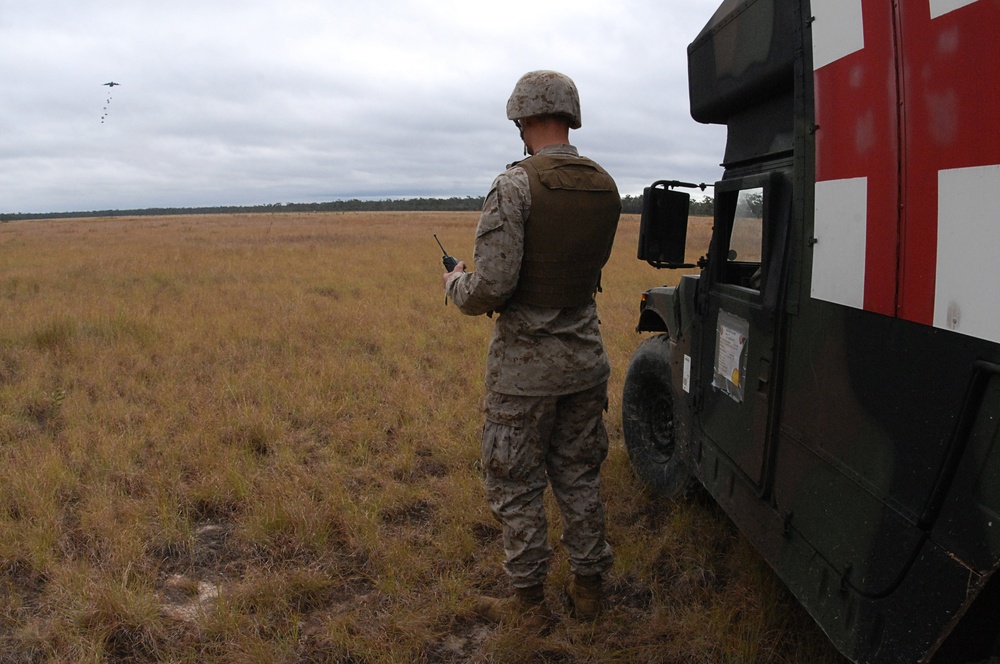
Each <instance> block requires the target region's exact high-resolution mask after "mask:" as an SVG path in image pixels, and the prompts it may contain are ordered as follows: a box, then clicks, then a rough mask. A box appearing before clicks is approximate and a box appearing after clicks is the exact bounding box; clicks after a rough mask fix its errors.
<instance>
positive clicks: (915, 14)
mask: <svg viewBox="0 0 1000 664" xmlns="http://www.w3.org/2000/svg"><path fill="white" fill-rule="evenodd" d="M861 3H862V12H863V24H864V44H865V47H864V48H863V49H861V50H859V51H856V52H854V53H851V54H849V55H847V56H845V57H843V58H840V59H839V60H836V61H834V62H832V63H830V64H828V65H826V66H824V67H821V68H820V69H818V70H816V72H815V73H814V81H815V90H816V108H815V112H816V124H817V125H819V129H818V130H817V132H816V180H817V182H819V181H826V180H840V179H845V178H856V177H865V178H867V180H868V188H867V191H868V200H867V219H868V221H867V243H866V256H865V286H864V308H865V309H866V310H868V311H873V312H877V313H883V314H887V315H895V316H900V317H902V318H905V319H907V320H912V321H916V322H919V323H924V324H927V325H930V324H932V322H933V317H934V288H935V261H936V256H937V232H938V173H939V171H941V170H946V169H954V168H963V167H970V166H985V165H991V164H1000V72H997V71H996V69H997V67H1000V0H977V1H976V2H973V3H972V4H969V5H967V6H964V7H960V8H957V9H954V10H953V11H949V12H947V13H944V14H943V15H941V16H939V17H937V18H933V19H932V18H931V11H930V0H904V1H903V2H899V3H898V5H897V6H896V7H893V3H892V2H890V1H887V0H861ZM994 193H996V194H1000V192H994ZM955 269H961V265H956V266H955ZM984 286H987V287H992V285H984Z"/></svg>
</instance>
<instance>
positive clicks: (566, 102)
mask: <svg viewBox="0 0 1000 664" xmlns="http://www.w3.org/2000/svg"><path fill="white" fill-rule="evenodd" d="M533 115H564V116H566V118H567V120H569V126H570V129H579V128H580V94H579V93H578V92H577V91H576V84H574V83H573V80H572V79H571V78H570V77H569V76H566V75H565V74H560V73H559V72H557V71H546V70H540V71H529V72H528V73H527V74H525V75H524V76H522V77H521V78H520V80H518V82H517V85H515V86H514V92H512V93H511V95H510V99H508V100H507V119H508V120H520V119H521V118H530V117H531V116H533Z"/></svg>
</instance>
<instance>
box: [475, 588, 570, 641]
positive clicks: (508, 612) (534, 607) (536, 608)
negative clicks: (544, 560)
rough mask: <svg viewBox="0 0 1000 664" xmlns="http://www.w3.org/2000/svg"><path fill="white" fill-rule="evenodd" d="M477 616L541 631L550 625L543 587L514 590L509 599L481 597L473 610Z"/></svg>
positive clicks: (550, 613)
mask: <svg viewBox="0 0 1000 664" xmlns="http://www.w3.org/2000/svg"><path fill="white" fill-rule="evenodd" d="M473 610H474V611H475V612H476V614H477V615H479V616H480V617H482V618H485V619H486V620H489V621H490V622H494V623H500V624H502V625H514V626H521V627H527V628H528V629H532V630H537V631H543V630H545V629H546V628H548V627H549V626H550V625H551V623H552V611H551V610H550V609H549V605H548V604H546V603H545V586H543V585H541V584H539V585H537V586H530V587H528V588H514V594H513V595H512V596H510V597H504V598H502V599H498V598H496V597H486V596H481V597H479V598H478V599H477V600H476V605H475V608H474V609H473Z"/></svg>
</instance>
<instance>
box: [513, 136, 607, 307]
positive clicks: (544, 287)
mask: <svg viewBox="0 0 1000 664" xmlns="http://www.w3.org/2000/svg"><path fill="white" fill-rule="evenodd" d="M518 166H521V167H522V168H524V170H525V172H526V173H527V174H528V182H529V184H530V188H531V210H530V212H529V213H528V218H527V220H526V221H525V223H524V257H523V258H522V259H521V272H520V276H519V277H518V282H517V289H516V290H515V291H514V294H513V295H512V296H511V298H510V300H508V303H509V302H519V303H524V304H530V305H534V306H537V307H551V308H562V307H579V306H583V305H585V304H588V303H590V302H592V301H593V299H594V294H595V293H596V292H597V290H598V289H599V287H600V283H601V268H603V267H604V264H605V263H607V262H608V257H609V256H610V255H611V245H612V243H613V242H614V239H615V231H616V230H617V228H618V217H619V215H620V214H621V207H622V202H621V197H620V196H619V195H618V187H617V186H616V185H615V181H614V180H613V179H612V178H611V176H610V175H608V173H607V171H605V170H604V169H603V168H601V167H600V166H598V165H597V164H596V163H595V162H593V161H591V160H590V159H587V158H585V157H569V156H558V155H544V154H541V155H535V156H533V157H529V158H528V159H525V160H524V161H521V162H519V163H518Z"/></svg>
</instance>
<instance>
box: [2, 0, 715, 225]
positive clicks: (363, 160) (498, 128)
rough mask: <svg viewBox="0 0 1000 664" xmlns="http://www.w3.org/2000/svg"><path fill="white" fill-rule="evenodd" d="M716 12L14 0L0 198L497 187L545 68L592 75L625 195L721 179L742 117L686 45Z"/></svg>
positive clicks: (246, 200) (584, 135)
mask: <svg viewBox="0 0 1000 664" xmlns="http://www.w3.org/2000/svg"><path fill="white" fill-rule="evenodd" d="M337 4H339V3H337ZM612 4H613V6H612ZM362 5H363V6H362ZM715 5H716V2H715V0H692V1H691V2H688V3H685V11H684V12H683V13H679V12H678V11H677V10H676V9H668V8H667V7H668V5H664V4H662V3H656V2H653V1H652V0H629V1H626V2H622V3H606V2H598V1H592V2H587V1H585V0H578V1H576V2H568V1H564V0H555V1H553V2H548V3H544V4H543V3H538V2H530V1H528V0H514V1H513V2H510V3H507V4H505V5H504V6H503V7H502V8H498V7H495V6H487V5H482V6H480V5H478V4H476V3H468V2H458V1H457V0H455V1H450V0H438V1H436V2H430V1H429V0H428V1H417V0H413V1H410V2H404V1H395V2H379V1H378V0H373V2H370V3H359V6H354V7H339V6H336V5H335V4H334V3H327V2H321V1H320V0H288V1H287V2H282V3H273V2H264V1H263V0H246V1H243V2H213V3H203V2H196V1H194V0H178V1H177V2H173V3H152V2H145V1H137V2H132V3H118V2H104V1H102V0H98V1H96V2H87V3H79V2H74V1H72V0H36V1H35V2H31V3H23V2H18V1H17V0H0V71H2V72H3V73H2V74H0V80H2V81H3V89H4V90H5V97H6V98H5V102H4V104H2V105H0V125H2V126H3V127H5V128H6V130H7V131H6V133H7V136H6V137H5V140H4V141H3V143H2V144H0V212H56V211H69V210H96V209H109V208H135V207H161V206H171V207H173V206H176V207H187V206H203V205H249V204H258V203H272V202H305V201H323V200H333V199H337V198H355V197H357V198H362V197H376V198H383V197H410V196H467V195H473V196H474V195H480V194H483V193H485V191H486V189H487V188H488V187H489V183H490V181H491V180H492V178H493V177H494V176H495V175H496V173H497V172H499V170H501V169H502V168H503V166H504V165H505V164H506V163H508V162H510V161H513V160H515V159H518V158H519V157H520V155H521V145H520V142H519V140H518V137H517V133H516V131H515V129H514V128H513V126H512V125H511V123H510V122H508V121H507V120H506V118H505V117H504V105H505V102H506V99H507V96H508V95H509V94H510V90H511V88H512V87H513V84H514V82H515V81H516V80H517V78H518V77H519V76H520V75H521V74H522V73H524V72H525V71H528V70H530V69H540V68H546V69H558V70H561V71H564V72H565V73H567V74H569V75H570V76H572V77H573V78H574V79H575V80H576V82H577V85H578V87H579V88H580V92H581V101H582V105H583V121H584V126H583V128H582V129H580V130H579V131H577V132H575V133H574V134H573V136H572V138H573V141H574V143H575V144H577V145H578V146H579V147H580V149H581V151H582V152H583V153H584V154H586V155H588V156H591V157H593V158H595V159H597V160H598V161H600V162H601V163H602V164H603V165H604V166H605V167H606V168H608V170H609V171H611V172H612V174H613V175H614V176H615V177H616V179H617V180H618V182H619V187H620V189H621V191H622V192H623V193H632V194H638V193H640V192H641V190H642V187H644V186H646V185H648V184H649V183H651V182H652V181H653V180H656V179H662V178H683V179H690V180H695V181H712V180H714V179H716V178H718V177H719V175H720V174H721V169H720V168H719V166H718V163H719V161H720V160H721V158H722V151H723V147H724V140H725V131H724V129H723V128H721V127H706V126H702V125H699V124H697V123H695V122H694V121H693V120H691V119H690V116H689V115H688V108H687V75H686V60H685V56H686V46H687V44H688V43H689V42H690V41H691V39H692V38H693V37H694V36H695V35H696V34H697V33H698V31H699V30H700V29H701V27H702V26H703V25H704V24H705V23H706V22H707V21H708V19H709V18H710V16H711V14H712V12H713V11H714V9H715ZM529 17H530V20H529ZM112 79H113V80H115V81H118V82H120V83H122V85H121V86H120V87H115V88H113V89H109V88H107V87H102V85H101V84H102V83H105V82H107V81H109V80H112ZM109 94H110V95H111V103H110V104H107V103H106V101H107V99H108V95H109ZM105 106H107V107H108V108H107V110H106V111H105V110H104V108H105ZM104 113H106V114H107V115H106V118H105V121H104V123H103V124H102V123H101V116H102V115H103V114H104Z"/></svg>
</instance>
